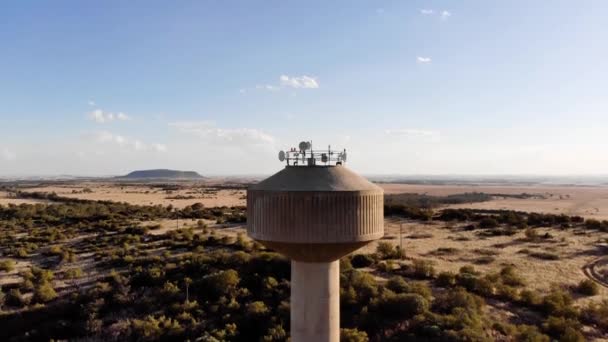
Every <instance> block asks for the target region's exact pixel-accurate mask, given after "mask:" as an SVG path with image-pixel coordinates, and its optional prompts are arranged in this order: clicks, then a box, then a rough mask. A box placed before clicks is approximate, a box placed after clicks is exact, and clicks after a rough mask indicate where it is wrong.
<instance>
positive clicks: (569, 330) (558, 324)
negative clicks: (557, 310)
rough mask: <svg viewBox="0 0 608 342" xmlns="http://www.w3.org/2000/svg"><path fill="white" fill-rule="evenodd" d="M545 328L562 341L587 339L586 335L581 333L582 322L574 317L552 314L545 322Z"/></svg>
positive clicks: (573, 341) (575, 341) (576, 341)
mask: <svg viewBox="0 0 608 342" xmlns="http://www.w3.org/2000/svg"><path fill="white" fill-rule="evenodd" d="M543 330H544V331H545V332H546V333H547V334H549V335H551V336H553V337H554V338H559V339H560V341H568V342H570V341H572V342H578V341H580V342H584V341H585V337H584V336H583V335H582V334H581V333H580V330H581V324H580V323H579V322H578V321H577V320H574V319H570V318H564V317H554V316H551V317H549V318H547V320H546V321H545V322H544V323H543Z"/></svg>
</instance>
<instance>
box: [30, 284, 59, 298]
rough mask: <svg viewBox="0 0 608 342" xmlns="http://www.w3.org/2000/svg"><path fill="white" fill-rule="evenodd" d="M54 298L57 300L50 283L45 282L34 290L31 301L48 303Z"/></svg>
mask: <svg viewBox="0 0 608 342" xmlns="http://www.w3.org/2000/svg"><path fill="white" fill-rule="evenodd" d="M55 298H57V292H55V289H54V288H53V286H52V285H51V284H50V283H48V282H45V283H42V284H41V285H39V286H38V287H36V288H35V289H34V296H33V297H32V301H33V302H34V303H48V302H50V301H52V300H53V299H55Z"/></svg>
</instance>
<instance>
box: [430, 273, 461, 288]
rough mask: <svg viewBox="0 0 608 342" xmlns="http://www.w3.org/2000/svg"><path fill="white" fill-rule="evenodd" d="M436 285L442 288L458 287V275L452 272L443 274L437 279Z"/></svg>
mask: <svg viewBox="0 0 608 342" xmlns="http://www.w3.org/2000/svg"><path fill="white" fill-rule="evenodd" d="M435 285H437V286H441V287H452V286H454V285H456V275H455V274H454V273H452V272H441V273H439V274H438V275H437V279H435Z"/></svg>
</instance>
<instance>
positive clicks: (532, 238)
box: [525, 228, 538, 241]
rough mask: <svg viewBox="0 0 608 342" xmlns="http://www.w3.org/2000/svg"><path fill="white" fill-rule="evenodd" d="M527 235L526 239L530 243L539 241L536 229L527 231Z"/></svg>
mask: <svg viewBox="0 0 608 342" xmlns="http://www.w3.org/2000/svg"><path fill="white" fill-rule="evenodd" d="M525 234H526V238H527V239H528V240H530V241H536V240H538V233H537V232H536V229H534V228H528V229H526V232H525Z"/></svg>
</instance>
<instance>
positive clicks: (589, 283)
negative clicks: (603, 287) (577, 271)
mask: <svg viewBox="0 0 608 342" xmlns="http://www.w3.org/2000/svg"><path fill="white" fill-rule="evenodd" d="M576 292H578V293H580V294H582V295H585V296H595V295H597V294H598V293H599V292H600V288H599V286H598V285H597V284H596V283H595V282H594V281H593V280H591V279H585V280H582V281H581V282H580V283H578V285H577V286H576Z"/></svg>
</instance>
